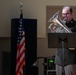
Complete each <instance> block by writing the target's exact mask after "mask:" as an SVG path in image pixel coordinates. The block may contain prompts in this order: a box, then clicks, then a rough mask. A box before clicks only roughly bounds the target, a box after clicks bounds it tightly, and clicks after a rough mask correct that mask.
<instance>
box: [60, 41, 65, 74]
mask: <svg viewBox="0 0 76 75" xmlns="http://www.w3.org/2000/svg"><path fill="white" fill-rule="evenodd" d="M61 45H62V75H65V71H64V40H62V41H61Z"/></svg>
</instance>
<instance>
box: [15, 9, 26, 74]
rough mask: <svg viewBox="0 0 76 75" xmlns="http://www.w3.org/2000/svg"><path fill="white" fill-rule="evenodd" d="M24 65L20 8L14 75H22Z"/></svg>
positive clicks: (23, 36)
mask: <svg viewBox="0 0 76 75" xmlns="http://www.w3.org/2000/svg"><path fill="white" fill-rule="evenodd" d="M24 65H25V32H24V29H23V13H22V8H21V14H20V20H19V25H18V35H17V55H16V75H23V67H24Z"/></svg>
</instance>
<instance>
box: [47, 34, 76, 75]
mask: <svg viewBox="0 0 76 75" xmlns="http://www.w3.org/2000/svg"><path fill="white" fill-rule="evenodd" d="M48 48H62V57H63V58H62V64H63V65H62V71H63V72H62V75H64V48H76V33H48Z"/></svg>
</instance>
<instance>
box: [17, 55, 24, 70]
mask: <svg viewBox="0 0 76 75" xmlns="http://www.w3.org/2000/svg"><path fill="white" fill-rule="evenodd" d="M24 56H25V54H23V55H22V57H21V58H20V61H19V62H18V63H17V64H16V71H17V69H18V67H19V64H20V62H21V61H22V59H23V58H24Z"/></svg>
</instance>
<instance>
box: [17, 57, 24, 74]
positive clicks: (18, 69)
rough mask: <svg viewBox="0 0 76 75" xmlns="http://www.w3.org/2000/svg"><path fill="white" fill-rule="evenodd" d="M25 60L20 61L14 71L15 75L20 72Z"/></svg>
mask: <svg viewBox="0 0 76 75" xmlns="http://www.w3.org/2000/svg"><path fill="white" fill-rule="evenodd" d="M24 60H25V58H23V59H22V60H21V62H20V63H19V66H18V67H17V70H16V74H18V72H20V70H21V68H22V67H23V65H24V64H25V62H24Z"/></svg>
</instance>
